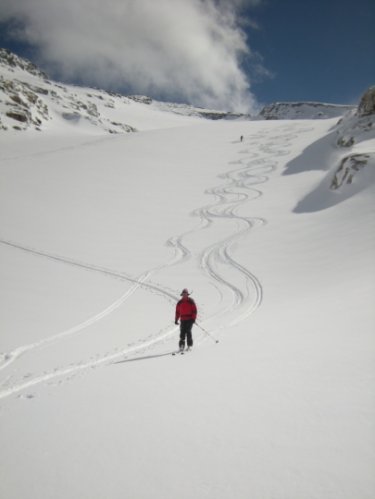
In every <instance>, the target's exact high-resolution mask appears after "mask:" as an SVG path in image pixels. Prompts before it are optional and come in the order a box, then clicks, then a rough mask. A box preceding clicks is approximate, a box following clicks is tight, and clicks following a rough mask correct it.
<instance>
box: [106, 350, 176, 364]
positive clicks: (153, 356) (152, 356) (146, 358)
mask: <svg viewBox="0 0 375 499" xmlns="http://www.w3.org/2000/svg"><path fill="white" fill-rule="evenodd" d="M172 353H173V352H168V353H160V354H158V355H146V356H144V357H135V358H132V359H124V360H118V361H117V362H112V364H125V363H126V362H136V361H138V360H149V359H157V358H158V357H166V356H167V355H172Z"/></svg>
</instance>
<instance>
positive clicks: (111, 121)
mask: <svg viewBox="0 0 375 499" xmlns="http://www.w3.org/2000/svg"><path fill="white" fill-rule="evenodd" d="M132 103H135V104H136V105H141V106H147V107H148V108H149V109H153V110H155V111H158V112H165V113H166V112H167V113H171V114H173V115H175V116H179V115H181V116H185V117H186V116H188V117H193V118H200V119H210V120H223V119H225V120H246V121H247V120H262V119H265V120H269V119H326V118H333V117H341V116H342V115H344V114H345V113H347V112H350V111H355V109H356V107H355V106H346V105H337V104H326V103H318V102H284V103H283V102H279V103H273V104H269V105H266V106H265V107H264V108H263V109H262V110H261V111H260V113H259V114H258V115H257V116H251V115H249V114H240V113H233V112H227V111H218V110H213V109H204V108H198V107H195V106H192V105H189V104H181V103H171V102H160V101H157V100H154V99H152V98H151V97H148V96H142V95H129V96H126V95H122V94H119V93H113V92H109V91H106V90H102V89H94V88H85V87H82V86H76V85H72V84H62V83H59V82H56V81H53V80H50V79H49V77H48V75H47V74H46V73H45V72H43V71H41V70H40V69H39V68H38V67H37V66H36V65H35V64H33V63H32V62H30V61H28V60H27V59H24V58H22V57H20V56H18V55H16V54H14V53H13V52H10V51H9V50H7V49H2V48H0V131H5V130H17V131H26V130H28V129H33V130H38V131H42V130H46V129H48V128H51V127H53V122H54V121H56V120H60V121H61V120H62V122H63V123H65V124H66V125H67V126H71V125H74V124H76V123H78V122H82V121H84V122H85V123H86V124H87V126H88V128H91V129H95V128H96V130H97V131H99V132H104V133H129V132H135V131H137V129H138V127H137V126H136V125H134V124H133V123H131V122H130V121H129V118H128V116H127V114H128V113H127V111H128V110H129V105H131V104H132ZM114 115H115V116H114Z"/></svg>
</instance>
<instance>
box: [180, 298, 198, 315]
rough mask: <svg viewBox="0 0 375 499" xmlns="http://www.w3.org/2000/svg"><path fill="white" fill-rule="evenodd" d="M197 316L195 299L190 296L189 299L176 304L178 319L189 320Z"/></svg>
mask: <svg viewBox="0 0 375 499" xmlns="http://www.w3.org/2000/svg"><path fill="white" fill-rule="evenodd" d="M196 318H197V306H196V305H195V302H194V300H192V299H191V298H188V299H187V300H184V299H182V300H180V301H179V302H178V303H177V305H176V321H178V319H181V320H182V321H189V320H193V321H195V319H196Z"/></svg>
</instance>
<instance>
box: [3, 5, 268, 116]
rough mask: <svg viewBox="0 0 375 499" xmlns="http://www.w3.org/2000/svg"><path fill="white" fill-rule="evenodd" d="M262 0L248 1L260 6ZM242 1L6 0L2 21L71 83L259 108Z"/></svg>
mask: <svg viewBox="0 0 375 499" xmlns="http://www.w3.org/2000/svg"><path fill="white" fill-rule="evenodd" d="M256 3H259V0H250V1H249V0H247V4H253V5H254V4H256ZM241 4H243V0H232V1H230V0H229V1H226V2H224V1H222V0H220V1H218V0H158V1H157V2H156V1H154V0H107V1H106V2H103V1H102V0H64V2H60V1H59V2H58V1H51V0H12V2H9V1H8V0H0V7H1V9H0V21H2V22H9V21H12V20H13V21H16V22H17V23H16V24H15V25H13V26H17V29H13V36H16V37H18V39H19V40H22V41H26V42H27V43H30V44H31V45H32V46H34V47H36V48H37V50H38V55H39V58H40V61H41V62H42V63H43V64H44V66H45V67H47V70H48V66H49V67H50V68H51V69H52V68H53V69H54V71H53V74H59V77H61V78H63V79H65V80H78V81H80V82H83V83H85V84H87V85H95V86H100V87H103V88H107V89H108V88H111V89H112V90H118V91H124V89H126V91H127V92H131V93H134V92H136V93H144V94H148V95H151V96H160V98H164V99H170V100H171V99H175V100H181V101H185V102H190V103H192V104H194V105H200V106H205V107H212V108H217V109H227V110H235V111H249V110H251V109H252V108H253V107H254V105H255V99H254V97H253V95H252V94H251V91H250V82H249V80H248V78H247V76H246V75H245V73H244V71H243V70H242V69H241V58H242V57H246V56H249V55H250V54H251V52H250V49H249V47H248V45H247V40H246V36H245V34H244V32H243V30H242V29H241V27H240V23H239V18H238V16H239V10H238V9H239V7H240V6H241Z"/></svg>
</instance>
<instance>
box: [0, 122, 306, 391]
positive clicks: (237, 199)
mask: <svg viewBox="0 0 375 499" xmlns="http://www.w3.org/2000/svg"><path fill="white" fill-rule="evenodd" d="M283 130H284V133H283ZM307 131H309V129H303V128H301V127H298V126H296V125H288V126H285V125H282V126H280V131H279V134H278V135H276V134H272V132H269V130H266V129H265V131H264V134H263V132H262V131H259V132H258V133H256V134H253V135H249V136H247V137H245V142H244V143H243V146H246V142H248V143H249V146H248V147H251V152H250V151H249V149H248V148H246V149H243V150H242V151H240V154H241V155H242V156H243V158H241V159H239V160H236V161H233V162H232V163H231V164H232V166H235V165H236V166H235V168H233V169H231V170H229V171H228V172H226V173H225V174H222V175H220V177H219V178H221V179H222V180H223V181H224V182H223V184H222V185H220V186H217V187H213V188H210V189H207V190H206V191H205V192H206V193H207V194H209V195H212V196H214V197H215V202H213V203H210V204H208V205H206V206H204V207H201V208H198V209H196V210H194V211H193V213H192V215H193V216H196V217H198V218H199V219H200V223H199V225H198V226H197V227H196V228H194V229H192V230H189V231H187V232H184V233H182V234H180V235H178V236H173V237H171V238H170V239H168V241H167V242H166V245H167V246H169V247H172V248H173V249H174V251H175V254H174V256H173V258H172V259H171V260H170V261H169V262H167V263H166V264H164V265H161V266H159V267H157V268H154V269H151V270H149V271H147V272H145V273H143V274H142V275H141V276H139V277H138V278H134V277H131V276H128V275H126V274H124V273H120V272H116V271H114V270H111V269H107V268H105V267H100V266H96V265H93V264H89V263H86V262H82V261H78V260H74V259H70V258H67V257H63V256H60V255H54V254H49V253H47V252H44V251H41V250H38V249H35V248H31V247H27V246H24V245H20V244H17V243H15V242H13V241H9V240H6V239H0V243H1V244H4V245H7V246H10V247H14V248H15V249H18V250H22V251H26V252H28V253H31V254H33V255H35V256H40V257H45V258H49V259H52V260H55V261H57V262H60V263H63V264H68V265H73V266H76V267H80V268H82V269H86V270H89V271H94V272H100V273H101V274H104V275H106V276H108V277H110V278H116V279H122V280H126V281H128V282H130V283H132V285H131V287H130V288H129V289H128V290H127V291H126V293H124V294H123V295H122V296H120V297H119V298H118V299H117V300H116V301H115V302H114V303H113V304H111V305H110V306H109V307H107V308H105V309H104V310H102V311H101V312H99V313H97V314H95V315H94V316H93V317H91V318H89V319H88V320H86V321H84V322H82V323H80V324H78V325H76V326H74V327H71V328H69V329H67V330H65V331H62V332H60V333H58V334H56V335H54V336H51V337H48V338H46V339H44V340H40V341H38V342H35V343H32V344H29V345H24V346H20V347H18V348H17V349H15V350H14V351H12V352H10V353H6V354H0V362H1V361H2V363H1V364H0V370H2V369H5V368H6V367H8V366H9V365H10V364H11V363H13V362H14V361H16V360H17V359H18V358H19V357H20V356H22V355H23V354H25V353H27V352H30V351H32V350H34V349H37V348H40V347H42V346H46V345H48V344H52V343H55V342H57V341H59V340H62V339H64V338H66V337H68V336H71V335H75V334H77V333H79V332H81V331H82V330H84V329H86V328H88V327H89V326H90V325H92V324H94V323H95V322H97V321H99V320H101V319H102V318H103V317H105V316H106V315H108V314H110V313H112V312H113V311H114V310H116V309H117V308H119V307H120V306H122V305H123V304H124V303H125V302H126V300H127V299H128V298H129V297H130V296H131V295H133V294H134V293H135V292H136V291H137V290H138V289H139V288H142V289H145V290H147V291H149V292H153V293H157V294H159V295H161V296H162V297H163V298H165V299H167V300H168V301H171V302H172V303H175V297H176V294H175V293H174V292H173V290H168V289H166V288H165V287H163V286H161V285H160V284H153V283H151V282H148V281H149V278H150V276H151V275H152V274H154V273H155V272H157V271H160V270H163V269H165V268H167V267H170V266H172V265H177V264H179V265H180V264H182V263H183V262H185V261H186V260H188V259H190V258H191V257H192V252H191V251H190V250H189V247H188V245H187V244H186V243H185V242H184V240H185V239H186V238H187V237H188V236H191V235H193V234H197V233H199V231H203V230H206V229H208V228H210V227H212V226H213V225H214V224H215V222H217V221H224V220H225V221H230V222H234V223H233V225H234V227H235V229H234V231H233V232H231V233H229V234H228V235H227V236H226V237H225V238H223V239H221V240H219V241H216V242H214V243H213V244H211V245H209V246H208V247H206V248H204V249H203V250H202V251H201V253H200V254H199V255H198V261H199V262H198V263H199V266H200V268H201V269H202V271H203V272H204V273H205V275H206V276H207V277H208V278H209V279H210V281H211V283H212V284H213V285H214V287H215V288H216V289H217V290H218V292H219V296H220V297H221V298H220V303H218V307H217V308H218V310H217V312H215V313H214V314H212V315H211V317H206V318H205V319H204V322H205V323H207V322H209V321H210V320H211V319H220V323H221V326H219V327H216V328H215V329H211V332H213V331H218V330H219V329H223V328H225V327H229V326H233V325H235V324H238V323H239V322H241V321H243V320H244V319H246V318H247V317H248V316H249V315H251V314H252V313H253V312H254V311H255V310H256V309H257V308H258V307H259V306H260V305H261V303H262V299H263V288H262V285H261V283H260V281H259V279H258V278H257V277H256V276H255V275H254V274H253V273H252V272H251V271H250V270H249V269H247V268H245V267H244V266H243V265H241V264H240V263H239V262H237V261H236V260H235V259H234V258H233V256H232V254H231V253H232V247H233V245H234V244H235V243H238V242H239V241H240V240H241V239H244V238H245V237H246V236H247V235H248V234H249V232H250V231H251V230H252V229H254V228H255V227H258V226H262V225H264V224H266V223H267V221H266V220H264V219H261V218H255V217H247V216H243V215H239V214H238V211H239V210H240V208H241V207H242V206H243V205H244V204H245V203H248V202H249V201H253V200H255V199H257V198H258V197H260V196H262V195H263V193H262V191H261V190H259V189H257V188H256V187H255V186H258V185H261V184H262V183H264V182H266V181H267V180H268V175H269V174H270V173H271V172H272V171H274V170H275V169H276V167H277V166H278V157H280V156H283V155H286V154H289V149H288V148H287V146H288V144H289V143H290V142H291V141H292V140H293V138H295V136H296V135H295V134H296V133H297V134H298V133H304V132H307ZM265 135H266V137H267V141H265V140H264V139H265ZM235 143H236V144H238V142H235ZM90 145H91V144H90ZM260 156H262V157H260ZM221 265H224V266H225V267H226V268H227V269H230V270H231V273H233V275H234V274H236V275H237V276H239V277H240V278H241V279H240V280H242V282H243V283H244V284H242V285H241V286H240V285H238V284H234V283H233V282H231V281H230V280H229V279H228V278H227V277H224V276H223V275H222V273H221V271H220V266H221ZM228 294H229V296H230V300H228V298H227V295H228ZM219 310H220V311H219ZM176 329H177V326H175V325H173V326H167V327H166V328H164V329H162V330H159V331H158V332H156V333H153V334H151V335H150V336H149V337H148V338H145V339H143V340H139V341H137V342H136V343H135V344H129V345H127V346H126V347H125V348H123V349H115V350H114V351H113V352H112V353H107V354H105V355H98V356H96V358H91V359H90V360H88V361H86V362H81V363H79V364H71V365H69V366H67V367H65V368H64V367H63V368H56V369H55V370H53V371H51V372H44V373H43V374H42V375H40V376H36V377H34V378H31V379H29V375H27V376H24V381H23V382H20V383H17V384H15V385H11V384H10V380H11V376H8V378H6V379H5V380H4V382H3V385H2V389H0V399H4V398H6V397H9V396H11V395H15V394H16V393H19V392H21V391H24V390H27V389H28V388H31V387H33V386H35V385H38V384H40V383H51V381H52V380H54V379H55V378H58V377H64V376H65V377H66V379H70V377H71V376H74V375H75V374H77V373H78V372H80V371H83V370H87V369H90V368H96V367H99V366H101V365H106V364H108V363H109V362H113V361H115V360H118V359H119V358H121V359H124V356H125V357H127V356H129V355H132V354H134V353H140V352H143V351H144V350H147V349H148V348H150V347H152V346H153V345H155V344H156V343H158V342H161V341H163V340H165V339H166V338H167V337H169V336H171V335H172V334H173V333H175V331H176ZM203 339H205V337H203ZM1 357H2V359H1ZM27 398H32V396H27Z"/></svg>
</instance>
